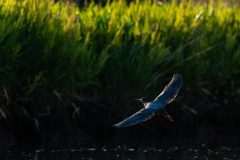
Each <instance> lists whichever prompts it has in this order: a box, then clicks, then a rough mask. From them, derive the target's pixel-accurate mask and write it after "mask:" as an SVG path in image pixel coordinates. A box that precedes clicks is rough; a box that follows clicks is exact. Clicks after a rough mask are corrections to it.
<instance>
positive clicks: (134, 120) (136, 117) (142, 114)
mask: <svg viewBox="0 0 240 160" xmlns="http://www.w3.org/2000/svg"><path fill="white" fill-rule="evenodd" d="M155 112H156V110H153V109H150V108H144V109H141V110H140V111H138V112H136V113H135V114H133V115H132V116H130V117H128V118H126V119H124V120H123V121H121V122H119V123H117V124H115V125H114V127H117V128H123V127H129V126H133V125H136V124H138V123H140V122H143V121H146V120H148V119H150V118H152V117H153V116H154V115H155V114H156V113H155Z"/></svg>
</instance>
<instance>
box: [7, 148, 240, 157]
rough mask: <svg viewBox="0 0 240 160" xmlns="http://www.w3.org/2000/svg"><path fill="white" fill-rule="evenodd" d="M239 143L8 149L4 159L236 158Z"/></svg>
mask: <svg viewBox="0 0 240 160" xmlns="http://www.w3.org/2000/svg"><path fill="white" fill-rule="evenodd" d="M239 153H240V147H239V148H238V147H228V146H219V147H211V148H209V147H207V146H206V145H205V144H201V145H198V146H191V147H189V146H188V147H183V146H177V145H173V146H168V147H166V146H158V147H157V146H151V147H146V146H129V145H118V146H99V145H92V146H84V147H76V148H67V149H36V150H29V149H28V150H22V149H8V150H6V151H5V153H4V154H5V155H4V157H3V158H4V160H160V159H163V160H165V159H166V160H167V159H176V160H192V159H193V160H194V159H201V160H202V159H203V160H221V159H222V160H237V159H239V160H240V154H239Z"/></svg>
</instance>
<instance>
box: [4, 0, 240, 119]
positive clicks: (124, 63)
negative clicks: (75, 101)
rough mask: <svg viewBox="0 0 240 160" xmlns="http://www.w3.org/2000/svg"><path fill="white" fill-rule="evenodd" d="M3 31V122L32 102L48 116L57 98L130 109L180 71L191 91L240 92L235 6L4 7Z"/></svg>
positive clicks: (239, 16)
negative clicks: (11, 108)
mask: <svg viewBox="0 0 240 160" xmlns="http://www.w3.org/2000/svg"><path fill="white" fill-rule="evenodd" d="M0 26H1V27H0V85H1V95H2V96H1V103H0V105H1V106H2V107H1V106H0V107H1V108H2V109H1V110H0V113H2V115H4V117H6V115H5V114H6V113H5V112H7V111H6V110H7V109H6V108H7V107H6V106H7V105H10V104H18V103H19V101H21V100H22V99H24V98H25V99H26V98H28V99H31V100H33V101H35V103H34V105H38V106H39V107H40V108H41V109H43V110H44V107H46V104H49V103H50V101H51V98H52V97H54V95H58V96H57V97H59V95H60V96H66V97H72V96H73V95H76V94H77V95H78V94H79V95H85V96H88V97H91V98H93V97H94V98H97V100H105V101H106V102H107V103H109V104H111V105H113V106H114V107H118V106H119V107H120V106H124V107H129V106H131V104H132V101H131V100H132V99H133V98H136V97H140V96H148V95H150V96H156V94H157V93H158V92H159V91H160V90H161V89H162V88H163V86H164V85H165V84H166V82H167V81H168V80H169V79H170V77H171V75H172V74H173V73H176V72H178V73H181V74H182V75H183V77H184V87H185V88H186V89H190V90H191V89H195V88H200V87H204V88H208V87H226V88H229V89H236V88H239V87H240V85H239V81H238V79H239V78H240V77H239V75H240V47H239V44H240V11H239V8H238V7H237V6H232V7H226V6H225V5H224V3H219V4H211V3H208V4H206V5H205V4H194V3H193V2H182V3H180V4H178V3H176V2H172V3H166V4H165V3H164V4H163V5H160V4H158V3H150V2H148V1H146V2H136V3H130V4H129V5H127V4H126V3H125V2H124V1H119V2H113V3H109V4H107V5H106V6H105V7H101V6H99V5H95V4H90V5H89V6H88V7H87V8H80V9H79V8H78V7H77V6H75V5H74V4H64V3H54V2H52V1H44V0H22V1H15V0H1V1H0ZM20 99H21V100H20ZM70 99H71V98H70ZM6 101H8V103H7V102H6ZM53 105H54V104H53Z"/></svg>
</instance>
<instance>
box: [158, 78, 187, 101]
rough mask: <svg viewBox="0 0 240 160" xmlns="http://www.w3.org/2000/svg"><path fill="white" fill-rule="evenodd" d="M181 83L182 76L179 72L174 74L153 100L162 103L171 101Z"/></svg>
mask: <svg viewBox="0 0 240 160" xmlns="http://www.w3.org/2000/svg"><path fill="white" fill-rule="evenodd" d="M182 83H183V80H182V76H181V75H180V74H174V75H173V77H172V80H171V81H170V82H169V84H168V85H166V86H165V88H164V90H163V91H162V92H161V93H160V94H159V95H158V96H157V98H156V99H155V100H154V102H156V103H158V102H159V103H161V104H163V105H165V104H168V103H171V102H172V101H173V100H174V99H175V97H176V96H177V94H178V91H179V89H180V88H181V86H182Z"/></svg>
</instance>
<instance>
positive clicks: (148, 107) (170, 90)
mask: <svg viewBox="0 0 240 160" xmlns="http://www.w3.org/2000/svg"><path fill="white" fill-rule="evenodd" d="M182 83H183V80H182V76H181V75H180V74H174V75H173V77H172V80H171V81H170V82H169V84H168V85H166V86H165V88H164V90H163V91H162V92H161V93H160V94H159V95H158V96H157V97H156V98H155V99H154V100H153V101H149V100H148V98H146V97H142V98H140V99H137V100H139V101H141V102H142V103H143V105H144V108H143V109H141V110H140V111H138V112H136V113H135V114H133V115H132V116H130V117H128V118H126V119H124V120H123V121H121V122H119V123H117V124H115V125H114V127H117V128H123V127H129V126H133V125H136V124H138V123H140V122H143V121H146V120H148V119H150V118H152V117H153V116H154V115H155V114H159V113H160V114H162V115H163V116H164V117H165V118H166V119H168V120H169V121H173V119H172V117H171V116H170V115H169V114H168V113H167V112H166V110H165V106H166V105H167V104H168V103H171V102H172V101H173V100H174V99H175V97H176V96H177V94H178V92H179V89H180V88H181V86H182Z"/></svg>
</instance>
